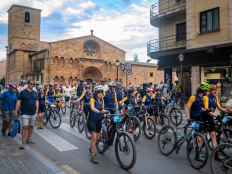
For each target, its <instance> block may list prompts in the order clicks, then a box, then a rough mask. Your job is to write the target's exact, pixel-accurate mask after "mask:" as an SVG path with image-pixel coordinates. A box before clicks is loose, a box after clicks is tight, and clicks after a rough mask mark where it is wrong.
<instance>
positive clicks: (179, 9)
mask: <svg viewBox="0 0 232 174" xmlns="http://www.w3.org/2000/svg"><path fill="white" fill-rule="evenodd" d="M185 10H186V0H158V2H156V3H155V4H153V5H152V6H151V9H150V23H151V25H153V26H156V27H158V26H159V24H160V22H161V21H162V20H165V19H169V18H171V17H173V16H176V15H179V14H185Z"/></svg>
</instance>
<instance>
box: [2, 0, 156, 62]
mask: <svg viewBox="0 0 232 174" xmlns="http://www.w3.org/2000/svg"><path fill="white" fill-rule="evenodd" d="M0 1H1V2H0V59H4V58H5V57H6V55H5V54H6V53H5V47H6V46H7V28H8V24H7V23H8V21H7V19H8V16H7V10H8V9H9V7H10V6H11V5H12V4H19V5H25V6H30V7H34V8H39V9H41V10H42V14H41V15H42V19H41V40H42V41H56V40H60V39H67V38H73V37H79V36H85V35H89V34H90V30H91V29H93V30H94V35H95V36H97V37H99V38H101V39H103V40H105V41H108V42H110V43H112V44H114V45H115V46H118V47H119V48H121V49H123V50H125V51H126V52H127V54H126V59H127V60H133V57H134V55H135V54H137V55H138V58H139V60H140V61H143V62H144V61H146V60H147V59H148V57H147V54H146V52H147V49H146V45H147V41H148V40H151V39H157V38H158V29H157V28H155V27H152V26H151V25H150V14H149V13H150V6H151V4H153V3H154V2H155V1H157V0H0Z"/></svg>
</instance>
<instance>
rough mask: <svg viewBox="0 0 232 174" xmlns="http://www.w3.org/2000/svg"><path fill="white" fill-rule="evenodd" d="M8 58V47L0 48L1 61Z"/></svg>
mask: <svg viewBox="0 0 232 174" xmlns="http://www.w3.org/2000/svg"><path fill="white" fill-rule="evenodd" d="M5 59H6V49H5V48H0V61H1V60H5Z"/></svg>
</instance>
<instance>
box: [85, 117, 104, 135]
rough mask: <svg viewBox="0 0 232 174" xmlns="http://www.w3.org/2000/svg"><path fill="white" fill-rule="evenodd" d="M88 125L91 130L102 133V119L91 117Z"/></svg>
mask: <svg viewBox="0 0 232 174" xmlns="http://www.w3.org/2000/svg"><path fill="white" fill-rule="evenodd" d="M87 127H88V130H89V132H96V133H100V132H101V128H102V122H101V120H98V121H93V120H90V119H89V120H88V122H87Z"/></svg>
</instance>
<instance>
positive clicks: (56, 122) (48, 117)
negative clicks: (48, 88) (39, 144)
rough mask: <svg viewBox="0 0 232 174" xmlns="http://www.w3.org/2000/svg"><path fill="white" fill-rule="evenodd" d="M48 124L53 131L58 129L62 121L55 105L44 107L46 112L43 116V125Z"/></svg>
mask: <svg viewBox="0 0 232 174" xmlns="http://www.w3.org/2000/svg"><path fill="white" fill-rule="evenodd" d="M48 122H49V123H50V125H51V127H52V128H54V129H57V128H59V127H60V125H61V122H62V119H61V115H60V113H59V111H58V110H57V108H56V105H55V104H51V103H49V104H47V105H46V111H45V114H44V125H45V126H46V125H47V124H48Z"/></svg>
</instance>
